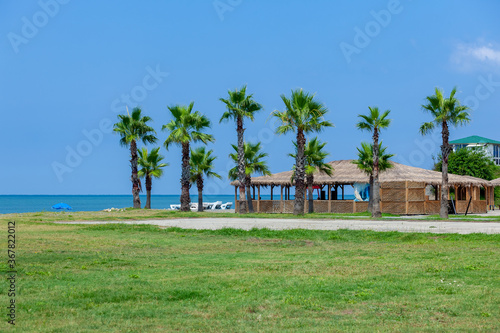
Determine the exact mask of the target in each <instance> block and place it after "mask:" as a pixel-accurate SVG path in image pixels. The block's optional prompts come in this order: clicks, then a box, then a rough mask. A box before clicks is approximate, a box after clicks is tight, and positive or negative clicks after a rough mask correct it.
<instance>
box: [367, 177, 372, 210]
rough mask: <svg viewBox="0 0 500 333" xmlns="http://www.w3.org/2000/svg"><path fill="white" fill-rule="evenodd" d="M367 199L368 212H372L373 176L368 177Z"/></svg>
mask: <svg viewBox="0 0 500 333" xmlns="http://www.w3.org/2000/svg"><path fill="white" fill-rule="evenodd" d="M369 196H370V197H369V198H368V211H369V212H370V213H371V212H372V211H373V174H371V175H370V194H369Z"/></svg>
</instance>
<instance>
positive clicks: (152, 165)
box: [138, 147, 168, 209]
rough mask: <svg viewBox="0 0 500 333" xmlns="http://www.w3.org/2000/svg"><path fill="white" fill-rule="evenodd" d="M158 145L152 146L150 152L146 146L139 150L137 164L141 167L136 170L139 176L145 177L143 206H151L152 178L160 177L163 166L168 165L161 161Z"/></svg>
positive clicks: (147, 207) (148, 207)
mask: <svg viewBox="0 0 500 333" xmlns="http://www.w3.org/2000/svg"><path fill="white" fill-rule="evenodd" d="M159 151H160V147H158V148H153V149H152V150H151V152H150V153H148V150H147V149H146V148H142V149H141V150H139V161H138V165H139V167H140V168H141V169H140V170H139V172H138V175H139V177H145V178H146V193H147V194H146V195H147V198H146V206H145V207H144V208H146V209H150V208H151V188H152V178H160V177H161V176H162V175H163V168H164V167H166V166H168V164H167V163H161V161H162V160H163V158H164V157H163V156H162V155H160V153H159Z"/></svg>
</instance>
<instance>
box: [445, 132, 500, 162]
mask: <svg viewBox="0 0 500 333" xmlns="http://www.w3.org/2000/svg"><path fill="white" fill-rule="evenodd" d="M450 145H451V146H452V147H453V151H457V150H458V149H462V148H472V147H482V148H483V149H484V151H485V152H486V154H487V155H488V156H490V157H491V158H492V159H493V162H495V164H496V165H500V141H495V140H491V139H487V138H483V137H482V136H478V135H473V136H468V137H466V138H463V139H458V140H453V141H450Z"/></svg>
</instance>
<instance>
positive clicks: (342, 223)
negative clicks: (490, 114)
mask: <svg viewBox="0 0 500 333" xmlns="http://www.w3.org/2000/svg"><path fill="white" fill-rule="evenodd" d="M55 223H65V224H109V223H121V224H151V225H158V226H161V227H180V228H185V229H211V230H216V229H222V228H235V229H244V230H250V229H252V228H268V229H273V230H285V229H311V230H338V229H350V230H374V231H401V232H430V233H437V234H441V233H458V234H471V233H485V234H499V233H500V223H498V222H458V221H457V222H438V221H401V220H394V221H392V220H391V221H387V220H384V221H371V220H360V219H356V220H351V219H349V220H307V219H300V220H295V219H293V220H292V219H249V218H196V219H170V220H140V221H109V222H104V221H86V222H55Z"/></svg>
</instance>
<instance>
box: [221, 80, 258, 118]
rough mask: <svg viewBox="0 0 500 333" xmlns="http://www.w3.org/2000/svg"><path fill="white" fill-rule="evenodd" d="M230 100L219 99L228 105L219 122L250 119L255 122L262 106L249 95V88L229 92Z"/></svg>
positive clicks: (244, 87)
mask: <svg viewBox="0 0 500 333" xmlns="http://www.w3.org/2000/svg"><path fill="white" fill-rule="evenodd" d="M227 94H228V98H219V100H220V101H221V102H222V103H224V104H225V105H226V111H225V112H224V113H223V114H222V117H221V118H220V121H219V122H223V121H228V120H234V121H236V120H237V119H238V118H248V119H250V120H252V121H253V120H254V115H255V113H256V112H257V111H260V110H261V109H262V105H260V104H259V103H257V102H255V101H254V100H253V95H252V94H250V95H247V86H243V87H242V88H241V89H239V90H238V89H235V90H234V91H231V90H229V91H228V92H227Z"/></svg>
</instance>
